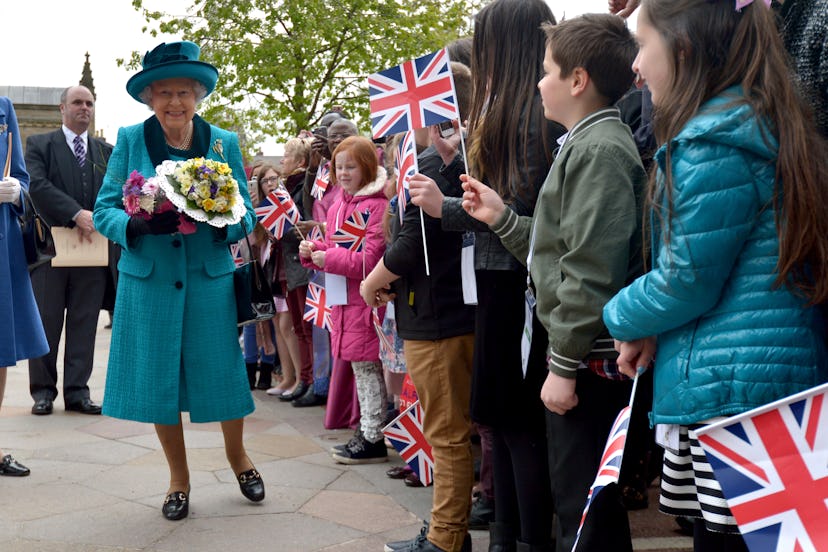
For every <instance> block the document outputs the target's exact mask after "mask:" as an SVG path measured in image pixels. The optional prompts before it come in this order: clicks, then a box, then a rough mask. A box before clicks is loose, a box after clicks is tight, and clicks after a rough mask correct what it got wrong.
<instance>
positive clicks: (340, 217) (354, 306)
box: [302, 167, 388, 362]
mask: <svg viewBox="0 0 828 552" xmlns="http://www.w3.org/2000/svg"><path fill="white" fill-rule="evenodd" d="M385 178H386V176H385V169H383V168H382V167H379V170H378V171H377V178H376V180H375V181H374V182H372V183H370V184H367V185H365V186H363V187H362V188H361V189H360V190H359V191H357V193H356V194H354V195H351V194H349V193H347V192H345V191H344V190H339V193H338V194H337V197H336V199H335V200H334V202H333V203H332V204H331V206H330V208H329V209H328V214H327V218H326V233H325V240H324V241H318V240H317V241H314V242H313V245H314V250H315V251H325V252H326V253H325V267H324V269H323V270H324V271H325V273H326V274H340V275H342V276H345V278H346V283H347V287H348V304H347V305H337V306H334V307H333V308H332V309H331V320H332V323H333V328H332V329H331V354H332V355H333V357H334V358H338V359H341V360H345V361H350V362H354V361H371V360H379V339H378V338H377V333H376V331H375V330H374V324H373V316H372V313H371V307H369V306H368V305H366V304H365V301H363V300H362V296H361V295H360V294H359V284H360V282H361V281H362V280H363V277H364V276H366V275H368V273H369V272H371V270H373V268H374V266H376V264H377V263H378V262H379V260H380V259H381V258H382V255H383V253H385V237H384V235H383V231H382V219H383V215H384V213H385V211H386V209H387V208H388V200H387V199H386V198H385V194H384V193H383V188H384V187H385ZM354 211H359V212H361V213H365V212H366V211H368V213H369V216H368V226H367V232H366V234H365V243H364V245H363V247H362V250H361V251H350V250H348V249H346V248H345V247H341V246H339V245H337V244H335V243H333V242H332V241H331V239H330V238H331V236H332V235H333V233H334V232H336V230H337V229H338V228H339V227H340V226H342V223H343V222H344V221H345V220H346V219H347V218H348V217H349V216H351V214H352V213H353V212H354ZM302 264H303V265H304V266H306V267H308V268H317V269H318V268H319V267H317V266H316V265H314V264H313V263H312V262H311V261H310V259H302ZM384 314H385V309H384V308H382V309H380V312H379V319H380V320H382V319H383V317H384Z"/></svg>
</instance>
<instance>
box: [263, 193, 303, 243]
mask: <svg viewBox="0 0 828 552" xmlns="http://www.w3.org/2000/svg"><path fill="white" fill-rule="evenodd" d="M256 216H257V217H258V218H259V222H260V223H261V225H262V226H264V227H265V228H267V230H268V232H270V233H271V234H273V235H274V236H276V239H277V240H280V239H282V236H284V235H285V232H287V231H288V230H289V229H290V228H291V227H292V225H294V224H296V223H297V222H299V220H300V218H301V217H300V216H299V209H298V208H297V207H296V203H294V202H293V198H292V197H290V194H289V193H288V191H287V190H285V189H284V188H282V187H279V188H276V189H275V190H273V191H272V192H270V193H269V194H267V196H266V197H265V198H264V199H263V200H262V202H261V203H259V206H258V207H256Z"/></svg>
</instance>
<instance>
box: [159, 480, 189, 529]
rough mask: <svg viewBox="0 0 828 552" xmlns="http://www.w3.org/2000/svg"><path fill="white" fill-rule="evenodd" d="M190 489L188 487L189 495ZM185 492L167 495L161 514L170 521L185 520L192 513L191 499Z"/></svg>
mask: <svg viewBox="0 0 828 552" xmlns="http://www.w3.org/2000/svg"><path fill="white" fill-rule="evenodd" d="M189 490H190V488H189V487H187V493H188V492H189ZM187 493H185V492H184V491H175V492H172V493H170V494H168V495H167V498H165V499H164V505H163V506H162V507H161V513H163V514H164V517H165V518H167V519H169V520H170V521H178V520H179V519H184V518H185V517H187V515H188V514H189V513H190V497H189V496H187Z"/></svg>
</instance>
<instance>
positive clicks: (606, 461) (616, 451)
mask: <svg viewBox="0 0 828 552" xmlns="http://www.w3.org/2000/svg"><path fill="white" fill-rule="evenodd" d="M631 413H632V407H630V406H625V407H624V408H622V409H621V412H619V413H618V416H616V417H615V422H613V424H612V428H611V429H610V432H609V437H608V438H607V444H606V445H605V446H604V454H602V455H601V463H600V464H599V465H598V474H597V475H596V476H595V481H593V482H592V486H591V487H590V488H589V494H588V495H587V503H586V507H584V513H583V514H582V515H581V523H580V524H579V525H578V533H577V534H576V535H575V543H574V544H573V545H572V552H575V551H576V550H577V549H578V540H579V539H580V537H581V531H582V529H583V528H584V523H585V522H586V519H587V514H588V513H589V507H590V506H591V505H592V503H593V502H594V501H595V498H596V497H597V496H598V493H600V492H601V491H602V490H603V489H604V488H605V487H607V486H609V485H612V484H617V483H618V475H619V474H620V472H621V460H623V458H624V446H625V445H626V444H627V429H628V428H629V427H630V414H631Z"/></svg>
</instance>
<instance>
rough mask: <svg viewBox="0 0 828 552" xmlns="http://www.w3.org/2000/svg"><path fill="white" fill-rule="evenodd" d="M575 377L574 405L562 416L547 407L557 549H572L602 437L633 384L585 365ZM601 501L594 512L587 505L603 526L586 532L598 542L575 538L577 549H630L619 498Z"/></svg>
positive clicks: (626, 521) (605, 551)
mask: <svg viewBox="0 0 828 552" xmlns="http://www.w3.org/2000/svg"><path fill="white" fill-rule="evenodd" d="M577 378H578V379H577V383H576V386H575V393H576V394H577V395H578V405H577V406H576V407H575V408H573V409H572V410H570V411H569V412H567V413H566V414H565V415H563V416H561V415H559V414H554V413H552V412H549V411H547V416H546V421H547V432H548V441H549V478H550V480H551V484H552V493H553V495H554V497H555V512H556V513H557V515H558V526H557V535H556V537H557V538H556V540H557V548H556V549H557V550H558V551H559V552H569V551H570V550H572V545H573V544H574V542H575V536H576V534H577V532H578V525H579V524H580V522H581V516H582V514H583V511H584V506H585V505H586V499H587V494H588V493H589V488H590V487H591V486H592V482H593V481H594V479H595V475H596V474H597V473H598V466H599V464H600V462H601V456H602V454H603V452H604V447H605V445H606V443H607V437H608V436H609V432H610V429H611V428H612V424H613V422H614V421H615V418H616V416H617V415H618V413H619V412H620V411H621V409H622V408H624V407H625V406H626V405H627V404H628V403H629V400H630V391H631V390H632V382H631V381H625V382H620V381H612V380H608V379H605V378H602V377H601V376H598V375H597V374H594V373H593V372H591V371H589V370H585V369H584V370H578V376H577ZM615 496H616V497H617V492H616V495H615ZM602 502H604V506H602V508H601V510H602V511H600V512H593V511H592V508H590V516H591V517H593V518H596V519H599V520H600V522H599V526H600V527H601V528H602V530H600V531H595V532H594V534H591V538H592V539H595V540H596V541H600V542H594V541H593V542H592V543H590V545H589V546H588V547H587V548H582V543H579V549H583V550H601V551H602V552H618V551H625V550H632V544H631V543H630V536H629V531H630V529H629V519H628V518H627V512H626V510H625V509H624V508H623V507H621V503H620V500H614V501H611V502H612V503H610V502H609V501H602ZM609 528H612V530H609ZM624 533H626V535H624ZM602 539H603V540H602Z"/></svg>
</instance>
